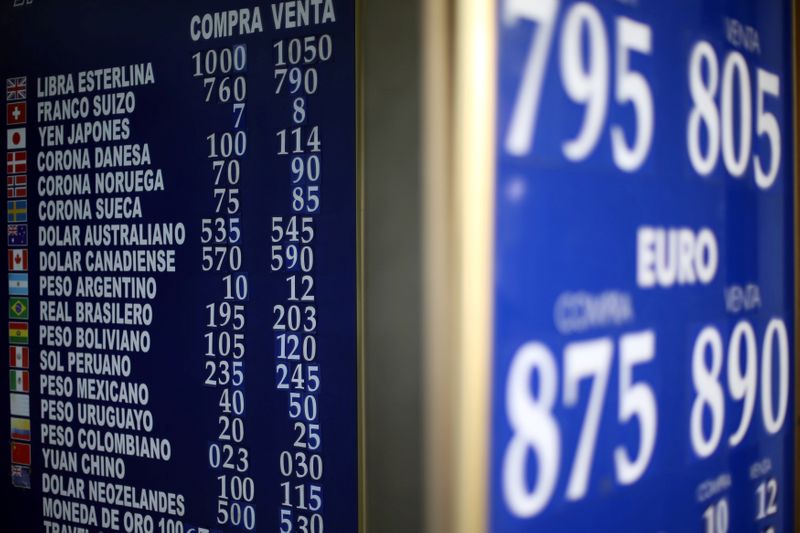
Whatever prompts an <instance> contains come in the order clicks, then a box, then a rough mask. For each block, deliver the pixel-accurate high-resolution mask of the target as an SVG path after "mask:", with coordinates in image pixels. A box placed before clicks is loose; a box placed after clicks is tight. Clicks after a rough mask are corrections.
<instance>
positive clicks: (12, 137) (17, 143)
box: [8, 128, 25, 150]
mask: <svg viewBox="0 0 800 533" xmlns="http://www.w3.org/2000/svg"><path fill="white" fill-rule="evenodd" d="M8 149H9V150H23V149H25V128H11V129H9V130H8Z"/></svg>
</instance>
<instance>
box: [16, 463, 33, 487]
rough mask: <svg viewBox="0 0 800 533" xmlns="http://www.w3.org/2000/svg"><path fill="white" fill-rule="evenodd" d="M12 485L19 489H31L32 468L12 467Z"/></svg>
mask: <svg viewBox="0 0 800 533" xmlns="http://www.w3.org/2000/svg"><path fill="white" fill-rule="evenodd" d="M11 484H12V485H14V486H15V487H17V488H18V489H29V488H31V468H30V467H29V466H21V465H11Z"/></svg>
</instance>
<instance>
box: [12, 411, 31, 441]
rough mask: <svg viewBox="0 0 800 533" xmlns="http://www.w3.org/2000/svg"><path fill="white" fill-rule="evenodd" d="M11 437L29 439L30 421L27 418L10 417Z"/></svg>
mask: <svg viewBox="0 0 800 533" xmlns="http://www.w3.org/2000/svg"><path fill="white" fill-rule="evenodd" d="M11 438H12V439H16V440H27V441H29V440H31V421H30V419H28V418H17V417H16V416H12V417H11Z"/></svg>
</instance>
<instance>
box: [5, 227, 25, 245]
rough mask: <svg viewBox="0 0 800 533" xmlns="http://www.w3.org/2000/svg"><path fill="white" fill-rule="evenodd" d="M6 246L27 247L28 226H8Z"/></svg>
mask: <svg viewBox="0 0 800 533" xmlns="http://www.w3.org/2000/svg"><path fill="white" fill-rule="evenodd" d="M8 245H9V246H28V225H27V224H9V225H8Z"/></svg>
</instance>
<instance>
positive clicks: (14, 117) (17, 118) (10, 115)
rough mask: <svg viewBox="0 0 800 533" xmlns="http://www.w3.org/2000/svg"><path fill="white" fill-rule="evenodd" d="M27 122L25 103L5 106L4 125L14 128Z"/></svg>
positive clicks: (26, 106)
mask: <svg viewBox="0 0 800 533" xmlns="http://www.w3.org/2000/svg"><path fill="white" fill-rule="evenodd" d="M27 120H28V104H27V103H26V102H12V103H10V104H6V124H8V125H9V126H14V125H16V124H25V122H27Z"/></svg>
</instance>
